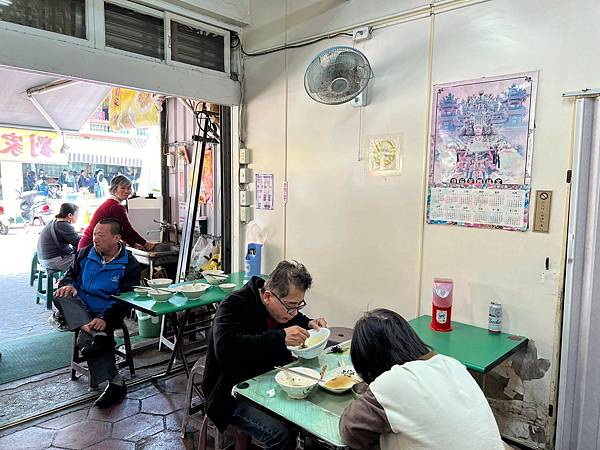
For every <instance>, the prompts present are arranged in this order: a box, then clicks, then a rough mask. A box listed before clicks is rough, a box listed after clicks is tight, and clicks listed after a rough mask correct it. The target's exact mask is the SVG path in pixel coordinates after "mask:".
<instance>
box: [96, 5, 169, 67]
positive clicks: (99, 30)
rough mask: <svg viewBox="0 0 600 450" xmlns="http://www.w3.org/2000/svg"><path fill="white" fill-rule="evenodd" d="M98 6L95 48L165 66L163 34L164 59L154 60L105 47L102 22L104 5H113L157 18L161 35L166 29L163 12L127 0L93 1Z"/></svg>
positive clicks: (164, 50) (164, 54) (104, 28)
mask: <svg viewBox="0 0 600 450" xmlns="http://www.w3.org/2000/svg"><path fill="white" fill-rule="evenodd" d="M94 1H95V2H96V3H97V4H98V8H96V10H97V11H98V12H101V14H97V17H96V21H95V26H94V31H95V35H96V39H95V41H96V42H97V45H96V48H97V49H99V50H104V51H105V52H109V53H114V54H117V55H124V56H130V57H134V58H139V59H143V60H145V61H151V62H155V63H159V64H166V63H167V59H166V48H165V47H166V41H165V39H164V36H165V35H164V34H163V56H164V59H160V58H155V57H153V56H147V55H142V54H140V53H135V52H130V51H127V50H122V49H120V48H115V47H110V46H109V45H106V22H105V20H104V4H105V3H111V4H113V5H116V6H119V7H121V8H126V9H130V10H132V11H135V12H139V13H140V14H145V15H147V16H152V17H157V18H159V19H162V21H163V33H164V31H165V28H166V22H165V15H166V13H165V12H163V11H159V10H157V9H152V8H148V7H146V6H142V5H138V4H137V3H133V2H130V1H128V0H94Z"/></svg>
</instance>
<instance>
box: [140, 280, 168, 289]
mask: <svg viewBox="0 0 600 450" xmlns="http://www.w3.org/2000/svg"><path fill="white" fill-rule="evenodd" d="M172 282H173V280H171V279H170V278H153V279H152V280H148V281H146V283H148V286H150V287H152V288H162V287H169V286H170V285H171V283H172Z"/></svg>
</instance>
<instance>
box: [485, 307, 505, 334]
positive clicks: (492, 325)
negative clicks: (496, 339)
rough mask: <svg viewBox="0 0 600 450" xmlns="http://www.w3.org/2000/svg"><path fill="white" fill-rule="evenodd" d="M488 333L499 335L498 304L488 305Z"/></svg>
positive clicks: (500, 319) (500, 318)
mask: <svg viewBox="0 0 600 450" xmlns="http://www.w3.org/2000/svg"><path fill="white" fill-rule="evenodd" d="M488 331H489V332H490V333H493V334H499V333H500V332H501V331H502V305H501V304H500V303H496V302H491V303H490V315H489V319H488Z"/></svg>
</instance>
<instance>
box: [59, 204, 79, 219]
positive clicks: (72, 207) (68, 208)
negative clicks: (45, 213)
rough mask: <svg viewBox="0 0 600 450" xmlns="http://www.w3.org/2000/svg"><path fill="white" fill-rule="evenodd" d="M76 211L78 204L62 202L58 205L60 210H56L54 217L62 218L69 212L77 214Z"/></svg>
mask: <svg viewBox="0 0 600 450" xmlns="http://www.w3.org/2000/svg"><path fill="white" fill-rule="evenodd" d="M77 211H79V206H77V205H76V204H75V203H63V204H62V205H60V210H59V211H58V214H57V215H55V216H54V217H56V218H57V219H64V218H66V217H67V216H68V215H69V214H77Z"/></svg>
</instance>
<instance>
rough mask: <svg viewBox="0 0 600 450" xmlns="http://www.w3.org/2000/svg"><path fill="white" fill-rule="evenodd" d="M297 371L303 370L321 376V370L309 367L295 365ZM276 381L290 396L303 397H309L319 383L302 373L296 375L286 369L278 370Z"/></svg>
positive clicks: (308, 373) (314, 375)
mask: <svg viewBox="0 0 600 450" xmlns="http://www.w3.org/2000/svg"><path fill="white" fill-rule="evenodd" d="M293 369H294V370H295V371H296V372H302V373H305V374H307V375H311V376H313V377H317V378H319V372H317V371H316V370H313V369H309V368H308V367H293ZM275 381H277V384H278V385H279V386H280V387H281V389H283V390H284V391H285V392H286V393H287V395H288V396H289V397H290V398H295V399H301V398H306V397H308V394H310V393H311V391H312V390H313V389H314V388H315V386H316V385H317V384H319V382H318V381H316V380H311V379H310V378H304V377H302V376H301V375H295V374H293V373H290V372H286V371H285V370H281V371H279V372H277V375H275Z"/></svg>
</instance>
